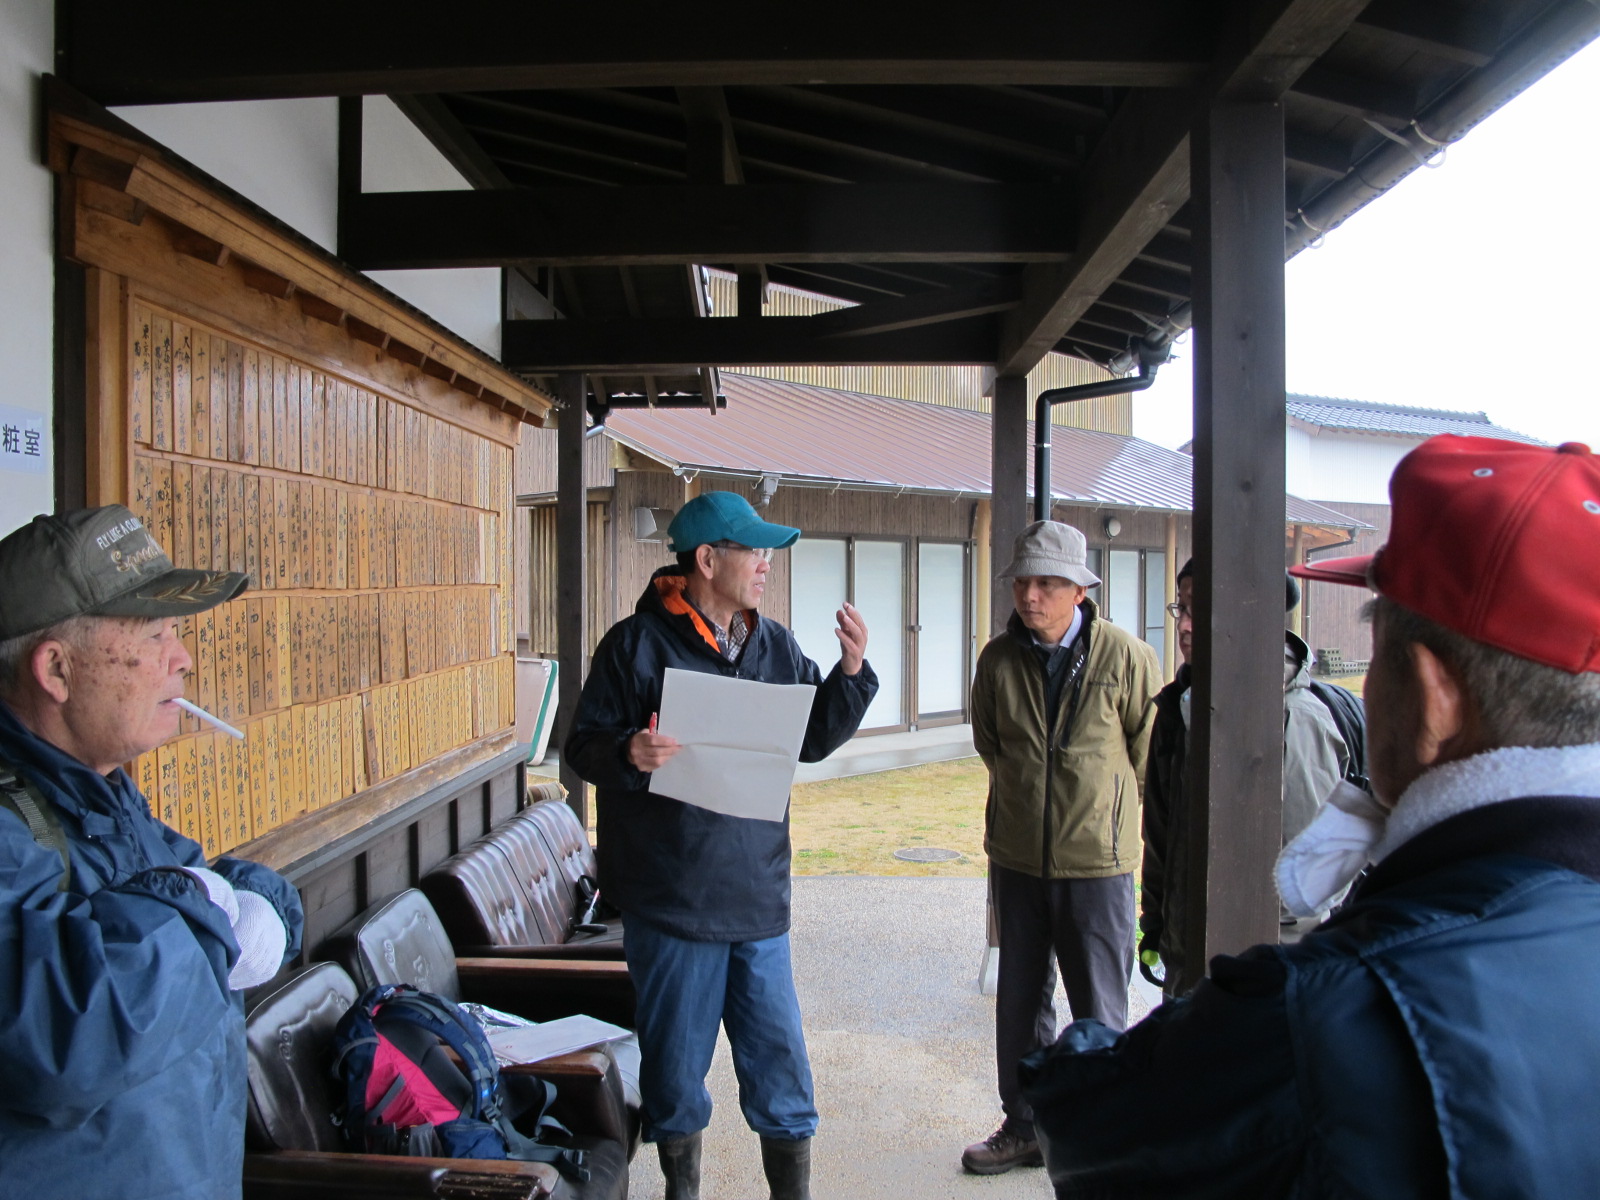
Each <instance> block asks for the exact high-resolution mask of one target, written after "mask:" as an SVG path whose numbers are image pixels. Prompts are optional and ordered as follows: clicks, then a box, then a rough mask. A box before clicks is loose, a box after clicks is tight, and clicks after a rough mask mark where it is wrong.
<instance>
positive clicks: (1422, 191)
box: [1133, 43, 1600, 449]
mask: <svg viewBox="0 0 1600 1200" xmlns="http://www.w3.org/2000/svg"><path fill="white" fill-rule="evenodd" d="M1597 120H1600V43H1594V44H1591V45H1590V46H1588V47H1587V48H1586V49H1584V50H1583V51H1582V52H1580V53H1579V54H1577V55H1575V56H1574V57H1572V58H1570V59H1568V60H1567V61H1566V62H1565V63H1563V64H1562V65H1561V66H1559V67H1557V68H1556V69H1555V70H1554V71H1553V72H1551V73H1550V74H1549V75H1547V76H1546V77H1545V78H1544V79H1542V80H1540V81H1539V82H1538V83H1536V84H1534V85H1533V87H1531V88H1529V89H1528V90H1527V91H1526V92H1524V93H1523V94H1522V95H1520V96H1518V97H1517V98H1516V99H1514V100H1512V101H1511V102H1510V103H1509V104H1507V105H1505V106H1504V107H1503V108H1501V109H1500V111H1499V112H1497V113H1495V114H1494V115H1493V116H1491V117H1490V118H1489V119H1488V120H1486V121H1484V122H1483V123H1482V124H1480V125H1479V126H1478V127H1477V128H1475V129H1474V130H1472V132H1470V133H1469V134H1467V136H1466V137H1465V138H1463V139H1462V140H1461V141H1460V142H1458V143H1457V144H1456V145H1454V146H1452V147H1451V148H1450V150H1449V152H1448V153H1447V154H1446V157H1445V163H1444V165H1443V166H1442V167H1439V168H1437V169H1434V170H1418V171H1415V172H1413V173H1412V174H1411V175H1409V176H1407V177H1406V178H1405V179H1403V180H1402V181H1401V182H1400V183H1399V185H1398V186H1396V187H1395V188H1394V189H1393V190H1391V191H1390V192H1389V193H1388V194H1387V195H1385V196H1380V197H1378V199H1376V200H1374V201H1373V202H1372V203H1371V204H1369V205H1368V206H1367V207H1366V208H1364V209H1362V210H1361V211H1360V212H1358V213H1357V214H1356V215H1355V216H1353V217H1351V218H1350V219H1349V220H1348V221H1346V222H1345V223H1344V224H1343V225H1341V226H1340V227H1339V228H1338V229H1336V230H1333V231H1332V232H1331V233H1329V234H1328V237H1327V239H1326V242H1325V243H1324V245H1323V246H1322V248H1321V249H1320V250H1309V249H1308V250H1303V251H1301V252H1300V254H1298V255H1297V256H1295V258H1293V259H1292V260H1290V262H1289V263H1288V265H1287V266H1286V267H1285V275H1286V288H1287V297H1288V303H1287V308H1288V312H1287V319H1288V388H1289V391H1291V392H1300V393H1308V394H1311V395H1319V396H1340V397H1345V398H1347V399H1356V400H1374V401H1377V402H1379V403H1382V404H1406V405H1420V406H1422V407H1426V408H1450V409H1466V410H1470V411H1474V412H1479V411H1481V412H1487V413H1488V414H1489V419H1490V420H1491V421H1494V422H1495V423H1496V424H1500V425H1504V426H1506V427H1508V428H1511V429H1516V430H1520V431H1521V432H1523V433H1528V434H1532V435H1533V436H1535V437H1539V438H1544V439H1545V440H1547V441H1551V442H1561V441H1583V442H1588V443H1589V444H1590V445H1591V446H1594V447H1595V448H1596V449H1600V333H1597V332H1596V329H1595V324H1596V322H1595V317H1596V304H1597V299H1600V298H1597V294H1596V293H1597V290H1600V153H1597V152H1596V146H1597V138H1596V135H1595V128H1596V123H1597ZM1191 349H1192V347H1191V346H1190V344H1189V339H1188V337H1187V336H1186V337H1185V338H1184V340H1183V342H1181V343H1180V344H1179V345H1178V347H1177V356H1176V357H1175V359H1174V361H1173V362H1172V363H1171V364H1169V365H1168V366H1166V367H1164V368H1163V369H1162V371H1161V373H1160V375H1159V376H1158V377H1157V382H1156V383H1155V385H1154V386H1153V387H1152V388H1151V389H1150V390H1149V391H1148V392H1145V393H1143V394H1140V395H1136V396H1135V397H1134V409H1133V411H1134V432H1135V433H1136V434H1137V435H1138V436H1140V437H1143V438H1147V439H1149V440H1150V441H1153V442H1159V443H1160V444H1162V445H1164V446H1172V447H1176V446H1178V445H1180V444H1181V443H1183V442H1185V441H1187V440H1188V438H1189V436H1190V413H1191V403H1192V401H1191V395H1190V386H1189V381H1190V368H1189V364H1190V358H1191Z"/></svg>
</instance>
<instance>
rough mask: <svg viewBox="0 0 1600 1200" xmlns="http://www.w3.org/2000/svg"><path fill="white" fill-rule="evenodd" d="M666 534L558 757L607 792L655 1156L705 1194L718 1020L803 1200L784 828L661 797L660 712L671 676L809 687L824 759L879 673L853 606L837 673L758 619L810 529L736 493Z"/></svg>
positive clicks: (608, 640) (803, 1143)
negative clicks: (672, 556)
mask: <svg viewBox="0 0 1600 1200" xmlns="http://www.w3.org/2000/svg"><path fill="white" fill-rule="evenodd" d="M667 532H668V535H669V536H670V538H671V548H672V550H673V551H674V552H675V553H676V554H677V556H678V561H677V563H676V565H673V566H667V567H663V568H661V569H660V570H659V571H657V572H656V573H655V575H654V576H653V577H652V578H651V580H650V583H649V585H648V586H647V587H646V588H645V590H644V595H643V596H641V597H640V599H639V603H638V606H637V608H636V609H635V610H634V614H633V616H631V617H628V618H626V619H625V620H622V621H619V622H618V623H617V624H616V625H614V626H613V627H612V628H611V630H610V632H609V633H607V634H606V636H605V638H604V639H603V640H602V641H601V643H600V645H599V647H598V648H597V649H596V651H595V655H594V662H593V664H592V666H591V667H590V670H589V676H588V679H587V680H585V682H584V685H583V695H582V697H581V699H580V700H579V702H578V712H577V715H576V718H575V720H574V722H573V728H572V731H571V733H570V734H569V735H568V737H567V742H566V746H565V748H564V749H563V750H562V753H563V754H564V755H565V756H566V759H567V761H568V762H569V763H571V764H572V766H573V768H574V769H575V770H576V771H577V772H578V774H579V775H581V776H582V777H583V778H584V779H586V780H588V781H589V782H590V783H592V784H594V785H595V788H596V809H597V811H598V814H599V825H598V829H597V834H598V837H597V841H598V855H599V865H600V890H601V892H602V893H603V894H604V895H605V896H606V897H607V899H609V900H610V901H611V902H612V903H613V904H615V905H616V906H617V907H618V908H619V909H620V910H621V911H622V913H623V917H624V922H625V929H626V933H625V935H624V938H623V947H624V952H625V953H626V955H627V959H628V971H629V974H630V975H631V976H632V977H633V982H634V986H635V988H636V989H637V991H638V995H639V1003H638V1018H637V1019H638V1030H639V1046H640V1051H641V1056H642V1062H641V1066H640V1080H639V1082H640V1090H641V1092H642V1094H643V1100H644V1106H643V1107H644V1137H645V1140H646V1141H653V1142H655V1143H656V1146H657V1151H658V1153H659V1155H660V1158H661V1170H662V1173H663V1174H664V1175H665V1176H666V1182H667V1198H668V1200H697V1198H698V1196H699V1188H700V1142H701V1132H702V1131H703V1130H704V1129H705V1127H706V1125H707V1124H709V1123H710V1120H711V1096H710V1094H709V1093H708V1092H707V1091H706V1086H705V1078H706V1072H707V1071H708V1070H709V1069H710V1067H711V1056H712V1052H713V1051H714V1050H715V1048H716V1042H717V1027H718V1026H719V1025H722V1026H725V1027H726V1029H727V1032H728V1042H729V1045H730V1046H731V1048H732V1050H733V1063H734V1069H735V1071H736V1072H737V1073H738V1077H739V1098H740V1105H741V1107H742V1108H743V1110H744V1115H745V1120H746V1121H747V1122H749V1124H750V1127H751V1128H752V1129H753V1130H755V1131H756V1133H757V1134H759V1135H760V1137H761V1159H762V1166H763V1168H764V1169H765V1172H766V1176H767V1181H768V1184H769V1186H770V1188H771V1193H772V1196H773V1197H774V1200H808V1198H809V1195H810V1192H809V1186H810V1162H811V1159H810V1154H811V1137H812V1135H813V1134H814V1133H815V1131H816V1127H817V1109H816V1103H815V1099H814V1095H813V1090H812V1083H811V1065H810V1061H809V1059H808V1057H807V1054H806V1045H805V1038H804V1036H803V1034H802V1032H801V1028H800V1007H799V1003H798V1001H797V1000H796V997H795V991H794V979H793V974H792V972H791V970H790V964H789V859H790V846H789V820H788V816H787V814H785V816H784V819H783V821H782V822H775V821H763V820H756V819H752V818H745V817H733V816H726V815H724V814H722V813H717V812H712V811H710V810H709V809H705V808H700V807H698V806H696V805H692V804H684V803H681V802H680V801H677V800H673V799H670V798H668V797H666V796H658V795H654V794H652V793H651V792H650V791H649V787H650V773H651V772H653V771H655V770H656V769H657V768H658V767H660V766H661V765H662V764H663V763H665V762H666V761H667V760H668V759H670V758H671V757H672V756H673V755H674V754H676V753H677V752H678V750H679V748H680V747H679V743H678V742H677V740H676V739H674V738H671V737H668V736H666V735H665V734H661V733H657V732H656V729H655V714H656V712H657V711H658V710H659V709H660V707H661V688H662V683H663V675H664V672H665V671H666V669H667V668H669V667H674V668H679V669H683V670H690V671H703V672H707V673H710V674H717V675H724V676H727V677H729V678H738V679H750V680H755V681H757V682H761V683H780V684H782V683H787V684H793V683H803V684H811V685H813V686H814V687H816V689H817V692H816V698H815V701H814V702H813V704H812V706H811V716H810V720H809V723H808V724H807V726H806V732H805V738H804V740H803V742H802V743H801V748H800V758H801V759H802V760H803V761H805V762H816V761H818V760H820V759H823V758H826V757H827V756H828V755H829V754H831V753H832V752H833V751H834V750H836V749H837V748H838V747H839V746H840V745H842V744H843V743H844V742H845V741H847V740H848V739H849V738H850V737H851V736H852V735H853V734H854V733H855V731H856V728H857V726H859V725H860V724H861V718H862V716H863V715H865V713H866V711H867V705H868V704H870V703H871V702H872V697H873V696H874V695H875V694H876V693H877V690H878V677H877V676H876V675H875V674H873V671H872V668H871V666H869V665H868V664H867V661H866V657H865V655H866V650H867V627H866V623H865V622H864V621H863V620H862V619H861V614H860V613H859V612H857V611H856V609H855V608H854V607H853V606H852V605H850V604H848V603H846V604H845V605H844V607H843V608H841V609H840V610H839V612H838V614H837V617H838V622H839V626H838V629H837V630H836V633H837V635H838V638H839V663H838V665H837V666H835V667H834V668H833V670H832V671H831V672H829V674H828V676H827V678H826V679H824V678H823V675H822V672H821V671H820V670H818V669H817V665H816V664H815V663H813V662H812V661H811V660H810V659H809V658H807V657H806V656H805V655H804V654H803V653H801V651H800V645H799V643H798V642H796V641H795V638H794V635H793V634H792V633H790V632H789V631H788V630H787V629H785V628H784V627H783V626H782V625H779V624H778V623H777V622H776V621H771V620H768V619H765V618H763V617H761V616H759V615H758V613H757V609H758V608H759V607H760V605H761V600H762V598H763V596H764V594H765V592H766V587H767V578H768V574H769V572H770V571H771V570H772V554H773V551H774V550H780V549H783V548H785V547H787V546H791V545H793V544H794V543H795V542H796V541H797V540H799V537H800V531H799V530H798V529H793V528H790V527H789V526H786V525H775V524H773V523H772V522H770V521H764V520H762V519H761V517H760V516H758V515H757V514H756V511H755V510H754V509H753V508H751V507H750V504H749V502H748V501H746V500H745V499H744V498H743V497H742V496H739V495H736V494H735V493H733V492H707V493H705V494H704V495H701V496H697V497H695V498H694V499H693V500H691V501H689V503H687V504H685V505H684V506H683V508H682V509H681V510H680V511H679V513H678V515H677V516H676V517H674V518H673V521H672V525H671V526H670V527H669V529H668V531H667Z"/></svg>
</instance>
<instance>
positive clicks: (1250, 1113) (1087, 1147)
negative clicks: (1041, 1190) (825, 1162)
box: [1023, 797, 1600, 1200]
mask: <svg viewBox="0 0 1600 1200" xmlns="http://www.w3.org/2000/svg"><path fill="white" fill-rule="evenodd" d="M1597 931H1600V802H1597V801H1594V800H1579V799H1572V798H1564V797H1556V798H1548V797H1547V798H1533V799H1525V800H1508V801H1504V802H1502V803H1499V804H1493V805H1490V806H1488V807H1486V808H1480V809H1475V810H1473V811H1470V812H1466V813H1462V814H1460V815H1458V816H1455V817H1451V818H1449V819H1448V820H1445V821H1442V822H1441V823H1440V824H1438V825H1437V826H1435V827H1433V828H1432V829H1430V830H1427V831H1426V832H1424V833H1421V834H1419V835H1418V836H1417V837H1415V838H1414V839H1412V840H1411V841H1410V842H1408V843H1406V844H1405V845H1404V846H1402V847H1401V848H1400V849H1399V850H1397V851H1395V852H1394V853H1393V854H1391V855H1390V856H1389V857H1388V858H1386V859H1384V861H1383V862H1382V863H1381V864H1379V865H1378V866H1377V867H1375V868H1374V869H1373V870H1372V873H1371V874H1370V875H1369V876H1368V877H1367V879H1366V880H1365V882H1364V883H1363V884H1362V885H1361V888H1360V891H1359V893H1358V895H1357V896H1356V898H1355V899H1354V900H1352V901H1351V902H1350V903H1349V904H1348V905H1346V907H1344V908H1343V909H1341V910H1340V911H1339V912H1338V913H1337V914H1335V915H1334V916H1333V917H1332V918H1331V919H1330V920H1329V921H1328V922H1327V923H1326V924H1324V925H1323V926H1321V927H1320V928H1319V929H1317V930H1316V931H1315V932H1313V933H1311V934H1309V935H1307V936H1306V937H1305V938H1304V939H1302V940H1301V942H1300V943H1299V944H1298V945H1295V946H1282V947H1278V946H1272V947H1267V946H1258V947H1256V948H1255V949H1253V950H1250V951H1248V952H1247V953H1245V954H1243V955H1241V956H1239V957H1237V958H1229V957H1218V958H1216V959H1213V960H1212V963H1211V977H1210V978H1209V979H1207V980H1205V981H1203V982H1202V983H1201V984H1200V986H1199V987H1198V988H1196V989H1195V991H1194V992H1193V993H1191V994H1190V995H1189V996H1187V997H1185V998H1183V999H1180V1000H1174V1001H1169V1002H1168V1003H1166V1004H1164V1005H1162V1006H1161V1007H1160V1008H1159V1009H1157V1010H1156V1011H1155V1012H1154V1013H1153V1014H1151V1016H1150V1017H1149V1018H1147V1019H1146V1020H1145V1021H1143V1022H1141V1023H1140V1024H1139V1025H1137V1026H1135V1027H1134V1028H1133V1029H1131V1030H1129V1031H1128V1032H1127V1033H1126V1034H1124V1035H1121V1036H1119V1035H1116V1034H1113V1033H1111V1032H1110V1031H1109V1030H1107V1029H1106V1028H1105V1027H1104V1026H1102V1025H1100V1024H1099V1023H1098V1022H1095V1021H1080V1022H1078V1023H1077V1024H1075V1025H1072V1026H1070V1027H1069V1028H1068V1029H1067V1031H1066V1032H1065V1033H1063V1034H1062V1036H1061V1039H1060V1041H1058V1042H1057V1044H1056V1045H1055V1046H1053V1047H1051V1048H1050V1049H1048V1050H1045V1051H1043V1052H1041V1053H1040V1054H1038V1055H1035V1056H1033V1057H1032V1058H1030V1059H1028V1060H1026V1061H1025V1063H1024V1065H1023V1072H1024V1081H1025V1087H1026V1092H1027V1095H1028V1097H1029V1099H1030V1100H1031V1101H1032V1103H1033V1106H1034V1111H1035V1114H1036V1115H1035V1123H1036V1127H1037V1128H1038V1130H1039V1134H1040V1137H1041V1140H1042V1141H1044V1142H1045V1143H1046V1157H1047V1161H1048V1165H1049V1168H1050V1175H1051V1178H1052V1180H1053V1181H1054V1183H1055V1186H1056V1194H1057V1195H1058V1196H1082V1197H1091V1196H1092V1197H1102V1196H1106V1197H1109V1196H1118V1197H1129V1196H1151V1197H1155V1196H1160V1197H1189V1198H1195V1197H1217V1198H1218V1200H1220V1198H1222V1197H1235V1196H1252V1197H1276V1196H1283V1197H1296V1198H1309V1197H1329V1198H1332V1197H1341V1198H1344V1197H1366V1196H1371V1197H1378V1196H1383V1197H1390V1196H1392V1197H1408V1198H1412V1197H1434V1196H1439V1197H1443V1196H1580V1195H1589V1194H1591V1193H1592V1191H1593V1189H1594V1181H1595V1180H1596V1179H1600V1139H1597V1138H1596V1137H1595V1136H1594V1122H1593V1112H1594V1103H1593V1096H1594V1087H1595V1079H1596V1078H1597V1077H1600V1022H1596V1021H1595V1020H1594V1015H1593V1012H1592V1008H1593V1003H1594V997H1595V996H1596V995H1597V994H1600V957H1597V956H1596V955H1595V953H1594V945H1595V936H1596V932H1597Z"/></svg>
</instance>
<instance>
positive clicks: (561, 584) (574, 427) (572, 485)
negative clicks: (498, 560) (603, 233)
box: [556, 371, 589, 824]
mask: <svg viewBox="0 0 1600 1200" xmlns="http://www.w3.org/2000/svg"><path fill="white" fill-rule="evenodd" d="M586 391H587V385H586V383H585V380H584V377H583V374H582V373H581V372H578V371H563V372H562V373H561V374H560V375H559V376H558V377H557V383H556V398H557V399H558V400H560V402H561V424H560V427H559V428H558V430H557V433H556V650H557V655H558V657H559V658H560V660H561V689H560V702H561V703H560V709H559V712H560V720H559V727H560V729H561V732H562V736H563V737H564V736H566V734H567V732H568V731H569V730H570V729H571V728H572V717H573V714H574V713H576V712H577V711H578V693H579V692H581V691H582V690H583V676H584V672H585V668H586V667H587V665H588V656H589V614H588V609H587V604H586V600H587V598H588V594H589V588H588V575H589V568H588V562H589V554H588V547H587V546H586V545H585V534H586V532H587V527H588V517H589V514H588V507H589V505H588V496H587V495H586V494H585V492H584V486H583V482H584V481H583V428H584V399H585V392H586ZM561 784H562V786H563V787H565V788H566V789H567V803H568V804H570V805H572V808H573V810H574V811H575V812H576V813H577V814H578V819H579V820H580V821H583V822H584V823H585V824H587V823H588V820H589V793H588V791H587V790H586V788H585V786H584V782H583V780H581V779H579V778H578V775H577V772H575V771H574V770H573V769H572V766H571V764H569V763H568V762H567V760H566V757H565V756H564V755H563V756H562V759H561Z"/></svg>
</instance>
